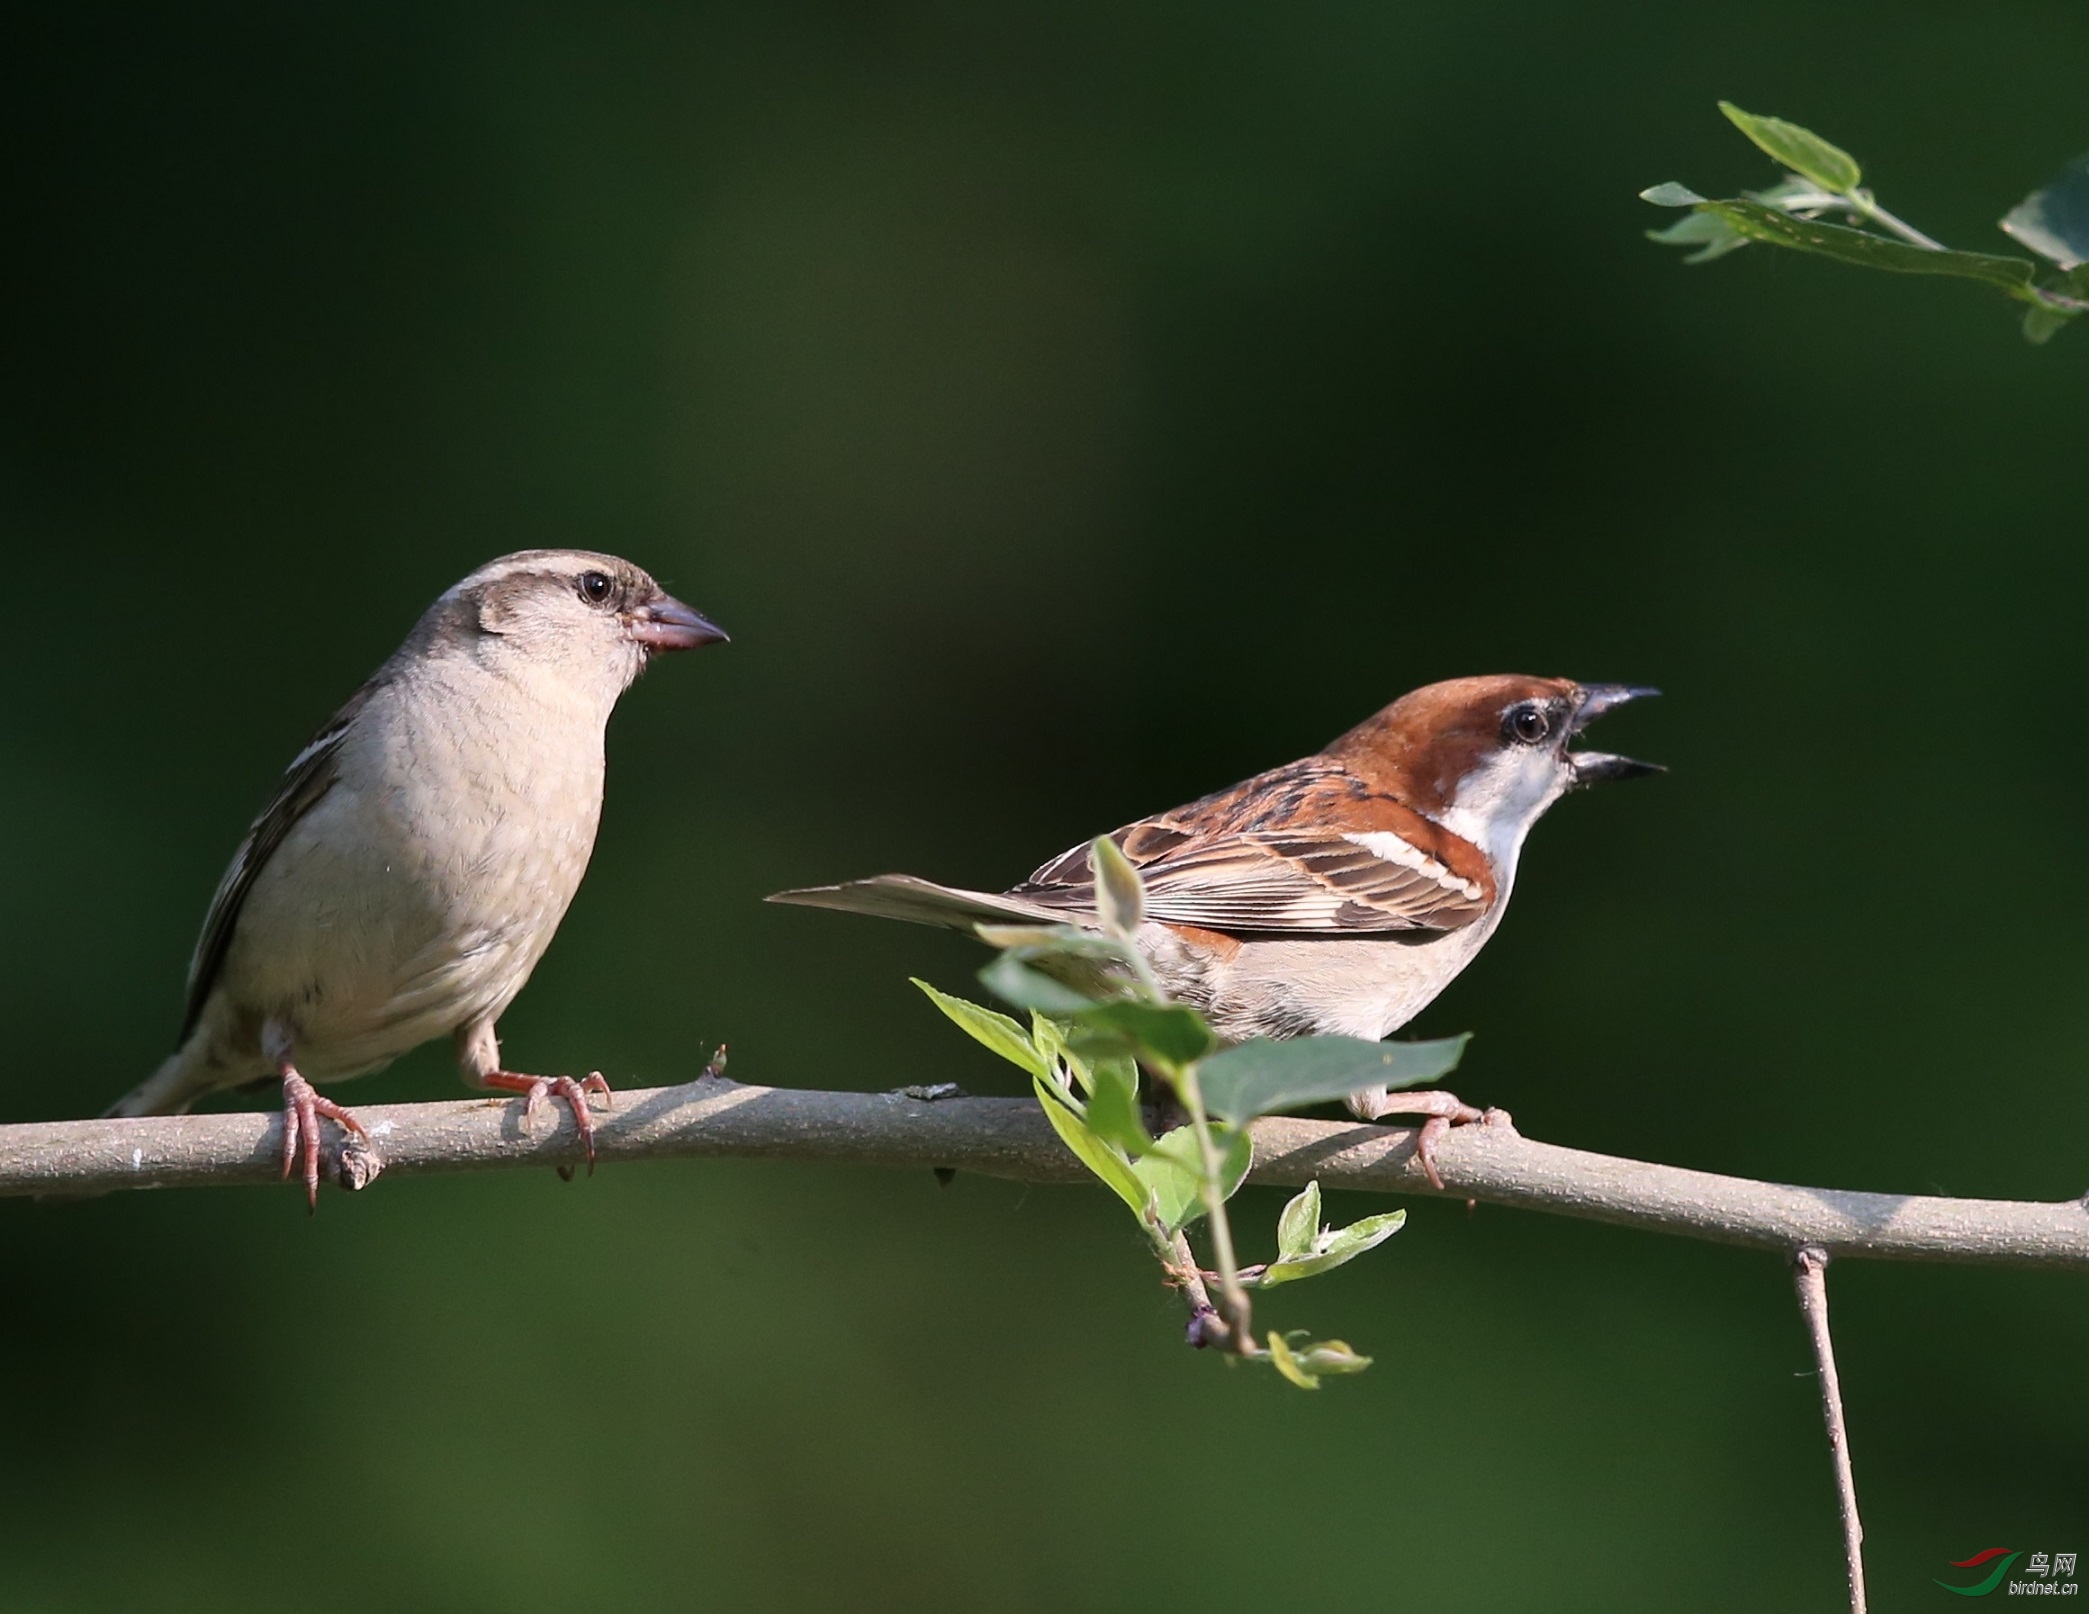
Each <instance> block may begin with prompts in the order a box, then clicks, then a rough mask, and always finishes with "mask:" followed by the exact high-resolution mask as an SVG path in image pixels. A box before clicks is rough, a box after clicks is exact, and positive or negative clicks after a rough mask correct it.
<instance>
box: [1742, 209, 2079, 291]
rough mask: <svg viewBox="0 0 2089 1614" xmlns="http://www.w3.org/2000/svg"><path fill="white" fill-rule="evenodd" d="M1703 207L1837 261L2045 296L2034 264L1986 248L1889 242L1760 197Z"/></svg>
mask: <svg viewBox="0 0 2089 1614" xmlns="http://www.w3.org/2000/svg"><path fill="white" fill-rule="evenodd" d="M1703 211H1705V212H1708V213H1713V214H1716V215H1717V216H1718V217H1720V218H1722V219H1724V220H1725V221H1726V222H1727V223H1728V224H1729V225H1731V226H1732V227H1733V228H1734V229H1735V230H1736V231H1738V232H1739V233H1740V234H1742V235H1745V236H1747V237H1748V238H1749V239H1750V240H1752V241H1767V242H1769V243H1770V244H1771V245H1773V246H1780V247H1792V248H1795V249H1796V250H1798V251H1800V252H1816V253H1819V254H1820V255H1821V256H1822V257H1826V258H1833V259H1835V260H1836V261H1837V262H1839V263H1849V264H1856V265H1858V266H1859V267H1861V268H1865V269H1884V270H1887V271H1889V272H1891V273H1894V274H1905V275H1952V276H1956V277H1957V278H1959V279H1962V280H1981V281H1985V282H1987V284H1989V285H1991V286H1999V287H2001V288H2002V289H2003V290H2004V291H2006V292H2008V293H2009V294H2010V295H2011V296H2012V297H2017V298H2021V299H2022V300H2023V301H2025V302H2041V301H2043V299H2042V297H2041V296H2040V294H2039V293H2038V292H2037V291H2036V290H2035V289H2034V288H2033V286H2032V280H2033V277H2034V276H2035V275H2036V273H2037V271H2038V266H2037V265H2036V264H2034V263H2033V262H2032V261H2031V260H2030V259H2029V258H2005V257H1999V256H1996V255H1994V254H1992V253H1986V252H1953V251H1944V252H1938V251H1934V250H1932V249H1930V248H1928V247H1917V246H1910V245H1909V244H1908V243H1907V242H1905V241H1889V240H1887V239H1886V238H1885V237H1884V236H1881V235H1873V234H1872V233H1871V232H1870V231H1868V230H1853V229H1851V228H1850V227H1849V226H1848V225H1846V224H1827V223H1823V222H1822V221H1821V220H1819V219H1801V218H1794V217H1793V216H1792V215H1791V214H1789V213H1781V212H1779V211H1778V210H1777V209H1776V208H1774V207H1765V206H1763V205H1762V204H1761V203H1760V202H1746V201H1721V202H1706V203H1705V204H1704V206H1703Z"/></svg>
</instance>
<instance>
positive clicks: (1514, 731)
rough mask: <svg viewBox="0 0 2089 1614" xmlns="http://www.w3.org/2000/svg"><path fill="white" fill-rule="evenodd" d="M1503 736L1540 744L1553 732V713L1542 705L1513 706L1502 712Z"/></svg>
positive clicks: (1522, 742) (1508, 738)
mask: <svg viewBox="0 0 2089 1614" xmlns="http://www.w3.org/2000/svg"><path fill="white" fill-rule="evenodd" d="M1501 732H1502V738H1503V739H1505V740H1513V741H1515V742H1516V744H1518V745H1538V744H1540V743H1542V742H1543V741H1544V740H1545V739H1546V738H1547V737H1548V736H1549V735H1550V734H1551V733H1552V715H1551V714H1550V713H1549V712H1547V711H1546V710H1545V708H1544V707H1542V706H1512V707H1510V708H1509V709H1508V711H1506V712H1504V713H1503V714H1502V720H1501Z"/></svg>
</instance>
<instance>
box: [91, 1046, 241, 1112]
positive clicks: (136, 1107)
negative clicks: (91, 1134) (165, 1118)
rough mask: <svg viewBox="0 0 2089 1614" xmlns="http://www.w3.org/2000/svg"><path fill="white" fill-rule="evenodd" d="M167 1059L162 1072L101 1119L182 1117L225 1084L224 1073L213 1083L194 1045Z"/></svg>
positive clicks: (137, 1087)
mask: <svg viewBox="0 0 2089 1614" xmlns="http://www.w3.org/2000/svg"><path fill="white" fill-rule="evenodd" d="M197 1040H198V1039H194V1038H192V1039H190V1042H189V1045H188V1046H186V1047H184V1048H182V1049H181V1050H180V1051H179V1052H178V1053H175V1054H172V1055H170V1056H169V1057H168V1059H167V1060H166V1062H165V1063H164V1064H162V1065H161V1066H160V1068H159V1069H158V1070H156V1071H154V1072H153V1073H152V1074H151V1075H150V1076H148V1077H146V1078H145V1080H144V1081H142V1082H140V1083H139V1084H138V1085H137V1086H136V1087H134V1088H132V1089H131V1090H130V1091H129V1092H128V1093H126V1094H124V1095H123V1097H121V1098H119V1099H118V1100H117V1101H116V1102H115V1103H114V1104H111V1105H110V1106H109V1107H108V1108H107V1109H105V1110H103V1111H102V1119H104V1120H108V1119H109V1118H111V1117H112V1116H119V1115H179V1114H181V1113H182V1112H183V1111H184V1110H186V1109H187V1108H188V1107H189V1106H190V1105H191V1104H193V1103H195V1102H196V1100H197V1099H199V1098H201V1097H202V1096H203V1095H204V1094H205V1093H207V1092H209V1091H210V1090H211V1089H212V1088H213V1087H217V1086H221V1085H222V1084H223V1080H224V1077H223V1073H222V1072H220V1073H218V1079H217V1080H216V1081H213V1080H212V1079H211V1074H212V1073H211V1069H210V1066H209V1065H208V1063H207V1062H206V1061H205V1060H204V1059H202V1058H201V1057H199V1056H198V1054H197V1052H196V1051H195V1044H196V1041H197Z"/></svg>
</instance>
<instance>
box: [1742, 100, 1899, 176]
mask: <svg viewBox="0 0 2089 1614" xmlns="http://www.w3.org/2000/svg"><path fill="white" fill-rule="evenodd" d="M1719 110H1720V111H1721V112H1724V113H1725V114H1726V116H1727V120H1728V121H1729V122H1730V123H1732V124H1733V126H1734V127H1735V128H1736V129H1739V130H1740V131H1741V133H1743V134H1744V135H1746V136H1747V137H1748V138H1749V139H1750V140H1753V141H1754V142H1755V143H1756V145H1757V146H1759V147H1761V148H1762V149H1763V150H1764V151H1766V152H1768V153H1769V155H1770V156H1771V157H1772V158H1774V159H1775V160H1776V161H1778V162H1781V163H1783V164H1784V166H1785V167H1787V168H1789V169H1791V170H1792V172H1793V173H1795V174H1799V175H1802V176H1803V177H1805V178H1807V179H1810V180H1812V181H1813V182H1814V183H1815V184H1816V185H1820V186H1823V187H1825V188H1826V189H1828V190H1831V191H1843V192H1848V191H1853V190H1855V189H1856V188H1857V182H1858V181H1859V180H1861V179H1862V178H1863V177H1864V173H1863V170H1861V169H1860V168H1858V166H1857V159H1856V158H1854V157H1852V156H1851V155H1850V154H1849V153H1848V152H1846V151H1844V150H1843V149H1842V148H1841V147H1840V146H1831V145H1830V144H1829V143H1828V142H1827V141H1825V140H1823V139H1822V138H1821V137H1820V136H1819V135H1817V134H1815V133H1814V132H1813V131H1812V130H1811V129H1802V128H1800V127H1799V126H1798V125H1797V124H1796V123H1786V122H1785V121H1784V119H1782V118H1765V117H1760V116H1758V115H1757V114H1755V113H1753V112H1743V111H1742V110H1741V109H1740V108H1739V107H1737V106H1735V105H1734V104H1733V102H1731V101H1721V102H1720V103H1719Z"/></svg>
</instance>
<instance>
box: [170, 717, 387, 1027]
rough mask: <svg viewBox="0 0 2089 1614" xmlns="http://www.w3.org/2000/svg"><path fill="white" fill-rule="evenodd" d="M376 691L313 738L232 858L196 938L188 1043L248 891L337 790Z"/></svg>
mask: <svg viewBox="0 0 2089 1614" xmlns="http://www.w3.org/2000/svg"><path fill="white" fill-rule="evenodd" d="M376 688H377V680H375V679H372V680H371V681H370V682H369V683H367V684H365V685H364V686H363V687H362V688H361V689H359V690H357V691H356V692H355V694H353V695H352V696H350V697H349V700H348V704H347V705H345V706H343V707H342V708H341V710H340V711H338V712H336V713H335V714H334V717H333V720H332V721H331V722H329V723H328V724H327V725H326V727H324V728H323V729H321V730H320V731H319V733H318V734H316V735H315V736H313V739H312V743H311V744H309V745H307V746H306V747H305V748H304V750H302V751H300V752H299V753H298V754H297V759H296V760H295V761H294V762H292V763H291V764H290V769H289V771H288V772H287V773H285V774H284V775H283V782H282V783H281V784H280V785H278V786H277V787H276V793H275V795H274V796H272V797H270V798H269V803H268V805H267V806H266V807H264V808H262V809H261V816H260V817H259V818H257V819H255V820H254V823H253V826H252V827H251V828H250V829H248V831H247V834H246V839H244V840H242V841H241V842H240V843H239V850H238V851H236V852H234V853H233V854H232V864H231V867H229V868H228V869H226V870H225V877H224V878H223V879H222V880H220V881H219V882H218V889H217V892H216V894H215V895H213V896H212V897H211V899H210V912H209V914H208V915H206V916H205V918H204V920H203V934H202V935H201V936H199V937H197V938H196V951H195V954H194V956H193V957H191V958H190V960H189V992H188V1007H187V1011H186V1013H185V1014H184V1015H183V1017H182V1022H181V1035H182V1040H183V1041H186V1040H187V1039H188V1035H189V1033H190V1032H191V1031H194V1030H195V1029H196V1021H197V1020H198V1019H199V1018H201V1016H202V1014H203V1005H204V1004H205V1003H206V1002H207V1001H208V1000H209V998H210V991H211V988H212V987H214V986H215V985H217V980H218V972H219V971H220V970H222V969H223V968H224V967H225V954H226V952H227V951H228V950H229V949H230V948H231V946H232V933H233V932H234V931H235V930H236V929H237V928H238V927H239V915H240V910H241V909H243V908H244V907H245V906H246V901H247V893H248V892H249V891H251V890H252V889H253V888H254V881H255V880H256V879H257V878H259V876H260V874H261V871H262V869H263V868H265V867H266V866H267V864H268V860H269V858H270V857H271V856H273V855H274V853H275V850H276V848H277V847H279V846H281V845H282V844H283V839H284V837H285V836H287V835H288V834H289V833H290V831H291V829H292V828H293V827H294V826H295V825H296V824H297V821H298V820H299V819H301V818H303V817H304V816H305V814H307V813H308V812H310V811H311V810H312V809H313V807H315V806H316V805H317V804H318V803H319V800H320V798H321V797H323V796H325V794H326V793H327V792H328V791H329V790H331V789H333V788H334V783H335V781H336V780H337V779H339V777H340V773H339V771H338V762H339V757H340V750H341V741H342V738H343V737H344V736H345V735H346V734H347V733H348V726H349V724H350V723H351V722H353V721H354V720H355V715H356V713H357V712H360V711H361V710H362V709H363V707H364V706H365V705H366V704H368V702H369V699H370V696H371V694H372V692H373V691H375V690H376Z"/></svg>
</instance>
